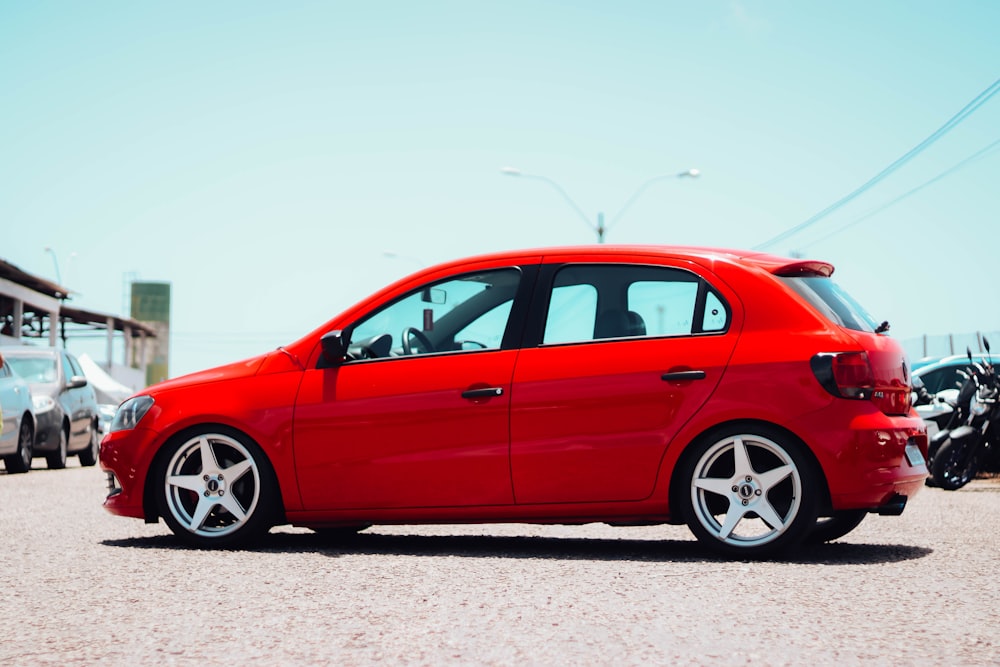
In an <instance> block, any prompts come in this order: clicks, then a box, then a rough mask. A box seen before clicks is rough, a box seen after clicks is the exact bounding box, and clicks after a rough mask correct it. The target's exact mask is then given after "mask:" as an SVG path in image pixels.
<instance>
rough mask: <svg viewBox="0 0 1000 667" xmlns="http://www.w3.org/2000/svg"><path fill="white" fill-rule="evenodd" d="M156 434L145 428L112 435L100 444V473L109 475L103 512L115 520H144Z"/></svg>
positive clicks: (153, 516) (153, 517)
mask: <svg viewBox="0 0 1000 667" xmlns="http://www.w3.org/2000/svg"><path fill="white" fill-rule="evenodd" d="M157 435H158V433H157V432H156V431H151V430H149V429H145V428H134V429H131V430H127V431H115V432H114V433H109V434H108V435H106V436H104V439H103V440H102V441H101V459H100V462H101V469H102V470H104V472H105V473H108V496H107V498H105V500H104V509H106V510H107V511H108V512H110V513H112V514H116V515H118V516H127V517H133V518H136V519H147V518H150V519H153V520H155V514H151V516H149V517H147V513H146V508H145V504H144V502H143V501H144V494H145V491H146V474H147V472H148V471H149V469H150V466H151V465H152V459H153V455H154V453H155V451H156V447H155V446H154V445H155V441H156V438H157Z"/></svg>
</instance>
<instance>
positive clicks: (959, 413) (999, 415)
mask: <svg viewBox="0 0 1000 667" xmlns="http://www.w3.org/2000/svg"><path fill="white" fill-rule="evenodd" d="M984 344H985V345H986V351H987V353H988V352H989V349H990V347H989V342H987V341H985V340H984ZM964 373H965V381H964V382H963V383H962V387H961V389H960V390H959V393H958V398H957V399H956V400H955V408H956V409H955V411H954V412H953V413H952V418H951V420H950V421H949V422H948V424H947V425H946V427H945V428H943V429H942V430H941V431H940V432H938V433H937V434H936V435H935V436H934V437H933V439H932V440H931V442H930V445H929V447H928V461H929V468H930V471H931V480H930V481H929V482H928V483H931V484H933V485H934V486H940V487H941V488H943V489H947V490H949V491H954V490H956V489H960V488H962V487H963V486H965V485H966V484H968V483H969V482H970V481H972V479H973V478H974V477H975V476H976V473H978V472H979V469H980V466H982V465H983V463H984V462H985V461H987V460H989V459H991V458H994V457H995V454H996V452H997V450H1000V425H998V421H1000V380H998V378H997V372H996V367H995V366H994V365H993V363H992V362H991V361H989V360H987V361H983V362H978V361H973V358H972V353H971V352H970V353H969V355H968V357H967V360H966V370H965V372H964Z"/></svg>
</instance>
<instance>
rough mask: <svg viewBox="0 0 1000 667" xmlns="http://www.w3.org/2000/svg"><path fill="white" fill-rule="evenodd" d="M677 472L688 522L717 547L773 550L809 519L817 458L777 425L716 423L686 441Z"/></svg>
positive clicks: (791, 540) (753, 553) (793, 542)
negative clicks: (725, 425)
mask: <svg viewBox="0 0 1000 667" xmlns="http://www.w3.org/2000/svg"><path fill="white" fill-rule="evenodd" d="M681 475H682V477H681V483H683V484H685V485H686V489H685V493H684V494H683V509H684V515H685V518H686V520H687V523H688V527H689V528H690V529H691V532H693V533H694V534H695V536H696V537H697V538H698V539H699V540H700V541H701V542H702V543H703V544H704V545H706V546H708V547H709V548H711V549H712V550H713V551H716V552H718V553H721V554H723V555H726V556H735V557H737V558H764V557H770V556H774V555H777V554H779V553H781V552H784V551H787V550H788V549H790V548H792V547H795V546H797V545H798V544H800V543H801V542H802V540H803V539H804V538H805V535H806V533H807V532H808V531H809V530H810V529H811V528H812V527H813V525H814V524H815V523H816V513H817V508H818V501H819V488H820V483H821V482H820V473H819V472H818V470H817V465H816V464H815V462H814V461H813V459H812V458H811V456H810V455H809V454H808V453H807V452H806V450H805V446H804V445H803V444H802V443H800V442H799V441H798V440H796V439H794V438H792V437H789V436H788V435H786V434H784V433H782V432H781V431H778V430H777V429H772V428H768V427H766V426H761V425H755V426H751V427H744V428H728V429H725V430H720V431H716V432H715V433H712V434H710V436H708V437H705V438H703V439H701V440H700V441H698V442H697V443H696V444H694V445H693V449H692V450H691V453H690V454H689V455H688V456H686V457H685V463H684V465H683V467H682V470H681Z"/></svg>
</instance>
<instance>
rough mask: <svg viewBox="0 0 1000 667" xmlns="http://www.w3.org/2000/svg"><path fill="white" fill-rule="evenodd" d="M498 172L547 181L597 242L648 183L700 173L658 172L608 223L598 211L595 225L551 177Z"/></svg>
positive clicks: (514, 170) (505, 170) (504, 169)
mask: <svg viewBox="0 0 1000 667" xmlns="http://www.w3.org/2000/svg"><path fill="white" fill-rule="evenodd" d="M500 173H501V174H504V175H505V176H520V177H521V178H532V179H534V180H536V181H544V182H546V183H548V184H549V185H550V186H552V187H553V188H554V189H555V190H556V192H558V193H559V194H561V195H562V197H563V199H565V200H566V202H567V203H568V204H569V205H570V206H571V207H572V208H573V210H574V211H576V213H577V215H579V216H580V218H581V219H582V220H583V221H584V222H585V223H586V225H587V226H588V227H590V228H591V229H592V230H593V231H594V232H596V233H597V242H598V243H604V235H605V234H606V233H607V231H608V229H610V227H611V225H613V224H615V223H616V222H618V220H619V218H621V217H622V215H623V214H624V213H625V211H627V210H628V209H629V207H631V206H632V204H634V203H635V200H636V199H638V198H639V195H641V194H642V193H643V192H645V191H646V188H648V187H649V186H650V185H652V184H653V183H655V182H657V181H662V180H664V179H667V178H698V176H699V175H700V174H701V172H700V171H698V170H697V169H686V170H684V171H682V172H679V173H670V174H660V175H659V176H653V177H652V178H650V179H649V180H647V181H646V182H645V183H643V184H642V185H640V186H639V187H638V189H636V191H635V192H634V193H632V196H631V197H629V198H628V199H627V200H626V201H625V204H624V205H623V206H622V207H621V210H619V211H618V213H616V214H615V217H613V218H612V219H611V222H610V223H608V224H607V225H605V224H604V212H603V211H598V213H597V224H596V225H595V224H593V223H591V221H590V218H588V217H587V214H586V213H584V212H583V209H581V208H580V207H579V206H578V205H577V203H576V202H575V201H573V199H572V198H571V197H570V196H569V195H568V194H566V191H565V190H564V189H563V188H562V186H561V185H559V184H558V183H556V182H555V181H553V180H552V179H551V178H549V177H547V176H541V175H539V174H527V173H525V172H523V171H521V170H520V169H518V168H517V167H502V168H501V169H500Z"/></svg>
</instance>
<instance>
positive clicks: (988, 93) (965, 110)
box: [754, 79, 1000, 250]
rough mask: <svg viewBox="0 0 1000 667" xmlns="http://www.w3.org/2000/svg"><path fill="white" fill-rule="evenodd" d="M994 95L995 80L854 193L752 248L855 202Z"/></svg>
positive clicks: (999, 81) (997, 88) (998, 86)
mask: <svg viewBox="0 0 1000 667" xmlns="http://www.w3.org/2000/svg"><path fill="white" fill-rule="evenodd" d="M997 92H1000V79H997V80H996V81H994V82H993V83H992V84H991V85H990V86H989V87H988V88H986V90H984V91H983V92H981V93H979V95H977V96H976V97H975V98H973V99H972V100H971V101H970V102H969V103H968V104H966V105H965V106H964V107H962V109H961V110H960V111H959V112H958V113H956V114H955V115H954V116H952V117H951V118H949V119H948V120H947V122H945V124H944V125H942V126H941V127H939V128H938V129H937V130H935V131H934V132H932V133H931V134H930V136H928V137H927V138H926V139H924V140H923V141H921V142H920V143H919V144H917V145H916V146H914V147H913V148H911V149H910V150H909V151H907V152H906V153H905V154H904V155H903V156H902V157H900V158H898V159H897V160H896V161H894V162H893V163H892V164H890V165H889V166H888V167H886V168H885V169H883V170H882V171H880V172H879V173H877V174H875V175H874V176H872V177H871V178H870V179H868V180H867V181H866V182H864V183H863V184H862V185H861V186H860V187H858V188H857V189H856V190H854V191H853V192H850V193H849V194H847V195H844V196H843V197H841V198H840V199H838V200H837V201H835V202H833V203H832V204H830V205H829V206H827V207H826V208H824V209H823V210H822V211H820V212H819V213H816V214H815V215H813V216H812V217H810V218H809V219H807V220H805V221H803V222H800V223H799V224H797V225H795V226H794V227H792V228H790V229H787V230H785V231H783V232H782V233H780V234H778V235H777V236H775V237H773V238H771V239H768V240H767V241H764V242H763V243H760V244H758V245H756V246H754V250H762V249H764V248H766V247H768V246H771V245H774V244H775V243H777V242H779V241H783V240H785V239H787V238H788V237H789V236H792V235H794V234H798V233H799V232H801V231H802V230H803V229H806V228H807V227H810V226H812V225H814V224H816V223H817V222H819V221H820V220H822V219H823V218H825V217H826V216H828V215H830V214H831V213H833V212H834V211H836V210H837V209H839V208H841V207H842V206H844V205H845V204H847V203H849V202H851V201H852V200H854V199H856V198H857V197H859V196H860V195H862V194H864V193H865V192H867V191H868V190H870V189H871V188H872V187H874V186H875V185H877V184H878V183H879V182H881V181H882V180H883V179H885V178H886V177H887V176H889V175H890V174H892V173H893V172H895V171H896V170H897V169H899V168H900V167H902V166H903V165H904V164H906V163H907V162H909V161H910V160H912V159H913V158H914V157H916V156H917V155H918V154H920V153H921V152H923V151H924V150H926V149H927V148H928V147H929V146H930V145H931V144H933V143H934V142H936V141H937V140H938V139H940V138H941V137H943V136H944V135H945V134H947V133H948V132H950V131H951V130H952V129H954V128H955V127H956V126H957V125H958V124H959V123H961V122H962V121H964V120H965V119H966V118H967V117H968V116H970V115H971V114H972V113H973V112H975V111H976V110H977V109H978V108H979V107H981V106H982V105H983V104H985V103H986V102H987V101H989V99H990V98H991V97H993V96H994V95H996V94H997Z"/></svg>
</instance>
